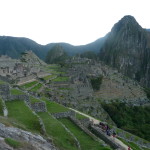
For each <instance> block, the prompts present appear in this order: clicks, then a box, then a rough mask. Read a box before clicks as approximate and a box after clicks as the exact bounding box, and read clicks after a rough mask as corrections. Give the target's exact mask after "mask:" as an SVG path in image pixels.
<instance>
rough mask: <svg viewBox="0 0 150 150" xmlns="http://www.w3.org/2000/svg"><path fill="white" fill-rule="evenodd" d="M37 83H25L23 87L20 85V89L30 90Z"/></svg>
mask: <svg viewBox="0 0 150 150" xmlns="http://www.w3.org/2000/svg"><path fill="white" fill-rule="evenodd" d="M37 83H38V82H37V81H33V82H29V83H26V84H24V85H21V87H22V88H25V89H27V88H30V87H32V86H33V85H35V84H37Z"/></svg>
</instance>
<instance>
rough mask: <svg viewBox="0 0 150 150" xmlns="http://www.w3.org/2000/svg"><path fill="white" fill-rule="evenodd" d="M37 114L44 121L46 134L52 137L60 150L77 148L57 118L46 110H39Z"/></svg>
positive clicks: (74, 149)
mask: <svg viewBox="0 0 150 150" xmlns="http://www.w3.org/2000/svg"><path fill="white" fill-rule="evenodd" d="M38 115H39V116H40V117H41V119H42V120H43V122H44V125H45V128H46V132H47V134H48V135H49V136H50V137H52V138H53V141H54V144H55V145H56V146H57V147H59V149H60V150H77V147H76V142H75V140H74V139H73V137H72V136H71V135H70V134H69V133H68V132H67V131H66V130H65V129H64V127H63V126H62V125H61V124H60V122H59V121H58V120H56V119H54V118H53V117H52V116H50V115H48V113H46V112H40V113H38Z"/></svg>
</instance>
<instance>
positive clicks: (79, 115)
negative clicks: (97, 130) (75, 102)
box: [76, 113, 87, 120]
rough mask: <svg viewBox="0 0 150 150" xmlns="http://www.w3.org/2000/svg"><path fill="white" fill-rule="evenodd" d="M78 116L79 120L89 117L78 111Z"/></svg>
mask: <svg viewBox="0 0 150 150" xmlns="http://www.w3.org/2000/svg"><path fill="white" fill-rule="evenodd" d="M76 118H77V119H79V120H81V119H87V117H85V116H83V115H81V114H79V113H76Z"/></svg>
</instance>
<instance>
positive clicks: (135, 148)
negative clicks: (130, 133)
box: [118, 138, 141, 150]
mask: <svg viewBox="0 0 150 150" xmlns="http://www.w3.org/2000/svg"><path fill="white" fill-rule="evenodd" d="M118 139H119V140H121V141H122V142H123V143H124V144H126V145H128V146H130V147H131V148H132V150H141V149H140V147H138V146H137V145H136V144H134V143H133V142H126V141H125V140H123V139H122V138H118Z"/></svg>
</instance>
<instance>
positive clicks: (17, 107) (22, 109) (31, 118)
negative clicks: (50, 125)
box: [6, 100, 41, 133]
mask: <svg viewBox="0 0 150 150" xmlns="http://www.w3.org/2000/svg"><path fill="white" fill-rule="evenodd" d="M6 106H7V109H8V117H9V118H12V119H14V120H15V121H16V122H18V123H20V124H23V125H24V126H25V128H26V129H28V130H30V131H33V132H36V133H40V131H41V126H40V123H39V120H38V118H37V117H36V116H35V115H34V114H33V113H32V111H31V110H30V109H29V108H28V107H27V106H26V105H25V103H24V101H19V100H14V101H7V102H6Z"/></svg>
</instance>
